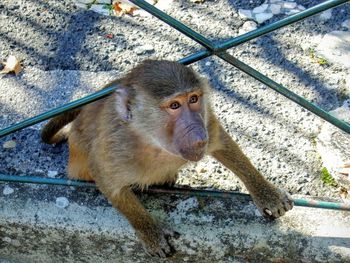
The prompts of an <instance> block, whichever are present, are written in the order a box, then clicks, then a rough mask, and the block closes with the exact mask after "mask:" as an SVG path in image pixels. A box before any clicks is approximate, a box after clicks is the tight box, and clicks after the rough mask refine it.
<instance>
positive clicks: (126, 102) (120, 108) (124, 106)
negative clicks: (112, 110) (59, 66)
mask: <svg viewBox="0 0 350 263" xmlns="http://www.w3.org/2000/svg"><path fill="white" fill-rule="evenodd" d="M115 95H116V110H117V112H118V114H119V116H120V118H121V119H122V120H123V121H130V120H131V118H132V114H131V107H130V96H129V92H128V90H127V89H125V88H124V87H118V88H117V89H116V91H115Z"/></svg>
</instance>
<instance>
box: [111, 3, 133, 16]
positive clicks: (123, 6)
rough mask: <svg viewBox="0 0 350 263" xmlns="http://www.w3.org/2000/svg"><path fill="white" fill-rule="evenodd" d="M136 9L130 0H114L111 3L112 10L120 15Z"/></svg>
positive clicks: (130, 13) (131, 12) (129, 13)
mask: <svg viewBox="0 0 350 263" xmlns="http://www.w3.org/2000/svg"><path fill="white" fill-rule="evenodd" d="M137 9H138V8H137V7H136V6H135V5H133V4H132V3H130V2H124V1H120V2H115V3H114V4H113V10H114V12H115V13H116V14H118V15H122V14H128V15H132V14H133V12H134V11H135V10H137Z"/></svg>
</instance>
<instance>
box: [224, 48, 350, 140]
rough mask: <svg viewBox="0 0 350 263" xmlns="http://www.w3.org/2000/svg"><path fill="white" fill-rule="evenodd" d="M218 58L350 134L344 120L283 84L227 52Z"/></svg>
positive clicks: (349, 129)
mask: <svg viewBox="0 0 350 263" xmlns="http://www.w3.org/2000/svg"><path fill="white" fill-rule="evenodd" d="M217 56H219V57H220V58H221V59H223V60H224V61H226V62H228V63H230V64H231V65H233V66H235V67H236V68H238V69H239V70H241V71H243V72H245V73H246V74H248V75H249V76H251V77H253V78H255V79H257V80H259V81H260V82H262V83H264V84H265V85H267V86H269V87H270V88H272V89H273V90H275V91H277V92H278V93H280V94H282V95H283V96H285V97H286V98H288V99H290V100H291V101H293V102H295V103H297V104H299V105H300V106H302V107H303V108H305V109H307V110H309V111H311V112H312V113H314V114H316V115H317V116H319V117H321V118H322V119H324V120H326V121H328V122H329V123H332V124H333V125H334V126H336V127H338V128H339V129H341V130H343V131H345V132H346V133H349V134H350V124H348V123H346V122H344V121H342V120H339V119H338V118H336V117H334V116H333V115H331V114H330V113H328V112H327V111H325V110H323V109H322V108H320V107H318V106H316V105H315V104H313V103H311V102H309V101H307V100H306V99H305V98H303V97H302V96H299V95H298V94H296V93H294V92H292V91H290V90H289V89H287V88H285V87H283V86H282V85H281V84H279V83H277V82H275V81H273V80H272V79H270V78H269V77H267V76H265V75H264V74H262V73H260V72H259V71H257V70H255V69H253V68H252V67H250V66H248V65H247V64H245V63H243V62H242V61H240V60H238V59H237V58H235V57H233V56H231V55H230V54H228V53H227V52H222V53H221V54H217Z"/></svg>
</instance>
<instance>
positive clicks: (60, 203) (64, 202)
mask: <svg viewBox="0 0 350 263" xmlns="http://www.w3.org/2000/svg"><path fill="white" fill-rule="evenodd" d="M68 205H69V201H68V199H67V198H66V197H57V198H56V206H57V207H58V208H66V207H67V206H68Z"/></svg>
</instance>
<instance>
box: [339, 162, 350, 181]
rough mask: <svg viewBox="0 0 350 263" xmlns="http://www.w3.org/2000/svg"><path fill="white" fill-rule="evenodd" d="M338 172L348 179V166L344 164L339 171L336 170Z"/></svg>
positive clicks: (349, 166) (349, 173)
mask: <svg viewBox="0 0 350 263" xmlns="http://www.w3.org/2000/svg"><path fill="white" fill-rule="evenodd" d="M338 172H339V173H340V174H342V175H345V176H349V178H350V164H345V165H343V166H342V167H340V169H338Z"/></svg>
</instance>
